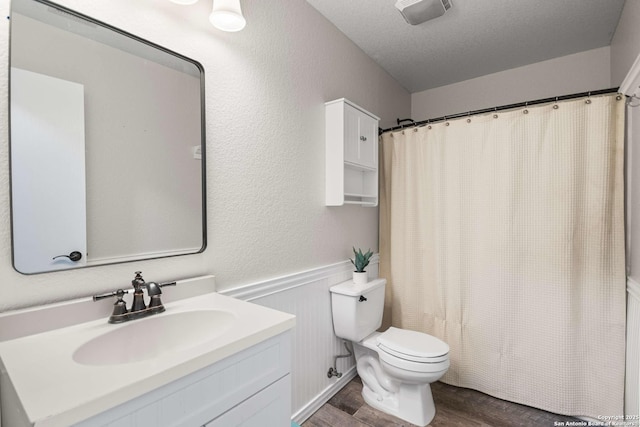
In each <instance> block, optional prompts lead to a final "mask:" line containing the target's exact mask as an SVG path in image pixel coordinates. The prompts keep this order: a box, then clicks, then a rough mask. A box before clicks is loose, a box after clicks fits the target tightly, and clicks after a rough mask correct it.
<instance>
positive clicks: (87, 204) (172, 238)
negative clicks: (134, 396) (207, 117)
mask: <svg viewBox="0 0 640 427" xmlns="http://www.w3.org/2000/svg"><path fill="white" fill-rule="evenodd" d="M10 19H11V50H10V52H11V55H10V64H11V70H10V77H9V79H10V117H11V120H10V129H11V130H10V141H11V204H12V206H11V208H12V237H13V265H14V267H15V269H16V270H18V271H19V272H21V273H25V274H31V273H40V272H45V271H54V270H63V269H69V268H78V267H85V266H93V265H101V264H109V263H116V262H125V261H133V260H140V259H149V258H157V257H164V256H173V255H183V254H190V253H197V252H201V251H203V250H204V248H205V246H206V223H205V218H206V215H205V201H204V200H205V199H204V198H205V196H204V195H205V189H204V186H205V184H204V154H205V153H204V140H205V138H204V71H203V69H202V66H201V65H200V64H199V63H197V62H195V61H193V60H191V59H188V58H185V57H183V56H182V55H179V54H176V53H174V52H171V51H169V50H166V49H164V48H162V47H159V46H157V45H154V44H152V43H150V42H147V41H144V40H142V39H140V38H137V37H135V36H133V35H131V34H127V33H125V32H123V31H120V30H118V29H116V28H113V27H111V26H109V25H106V24H104V23H101V22H99V21H96V20H94V19H91V18H88V17H86V16H84V15H81V14H78V13H76V12H73V11H71V10H68V9H66V8H63V7H60V6H58V5H56V4H54V3H51V2H49V1H44V0H12V2H11V17H10Z"/></svg>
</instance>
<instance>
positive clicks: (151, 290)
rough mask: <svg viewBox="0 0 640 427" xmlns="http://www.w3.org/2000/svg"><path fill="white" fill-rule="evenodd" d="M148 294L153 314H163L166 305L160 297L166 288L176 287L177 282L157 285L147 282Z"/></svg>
mask: <svg viewBox="0 0 640 427" xmlns="http://www.w3.org/2000/svg"><path fill="white" fill-rule="evenodd" d="M146 285H147V293H148V294H149V307H148V308H149V309H150V310H151V312H152V313H162V312H163V311H164V310H165V309H164V305H163V304H162V301H161V300H160V295H161V294H162V290H161V289H160V288H163V287H165V286H175V285H176V282H167V283H160V284H158V283H155V282H147V283H146Z"/></svg>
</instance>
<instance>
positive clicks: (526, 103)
mask: <svg viewBox="0 0 640 427" xmlns="http://www.w3.org/2000/svg"><path fill="white" fill-rule="evenodd" d="M528 106H529V101H527V102H525V103H524V110H522V113H523V114H529V110H527V107H528Z"/></svg>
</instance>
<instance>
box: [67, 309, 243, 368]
mask: <svg viewBox="0 0 640 427" xmlns="http://www.w3.org/2000/svg"><path fill="white" fill-rule="evenodd" d="M236 319H237V318H236V316H235V315H234V314H233V313H230V312H228V311H223V310H196V311H183V312H177V313H170V312H165V313H162V314H156V315H153V316H151V317H147V318H144V319H139V320H131V321H130V323H126V324H124V325H122V326H114V328H117V329H113V330H111V331H109V332H106V333H104V334H102V335H98V336H97V337H95V338H93V339H92V340H90V341H88V342H86V343H85V344H83V345H82V346H80V347H79V348H78V349H77V350H76V351H75V352H74V353H73V360H74V361H75V362H77V363H79V364H81V365H89V366H104V365H120V364H123V363H133V362H140V361H143V360H147V359H151V358H154V357H158V356H161V355H163V354H165V353H167V352H175V351H181V350H185V349H188V348H190V347H194V346H197V345H199V344H202V343H205V342H207V341H210V340H213V339H215V338H216V337H217V336H220V335H222V334H223V333H224V332H226V331H227V330H229V329H230V328H231V327H232V326H233V324H234V322H235V321H236Z"/></svg>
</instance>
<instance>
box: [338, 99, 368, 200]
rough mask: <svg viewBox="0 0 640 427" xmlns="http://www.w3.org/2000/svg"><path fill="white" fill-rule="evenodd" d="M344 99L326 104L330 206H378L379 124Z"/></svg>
mask: <svg viewBox="0 0 640 427" xmlns="http://www.w3.org/2000/svg"><path fill="white" fill-rule="evenodd" d="M379 120H380V119H379V118H378V117H376V116H375V115H373V114H371V113H370V112H368V111H367V110H365V109H364V108H362V107H359V106H358V105H356V104H354V103H353V102H351V101H348V100H346V99H344V98H341V99H336V100H335V101H330V102H327V103H325V138H326V205H327V206H342V205H345V204H358V205H362V206H377V205H378V121H379Z"/></svg>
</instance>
